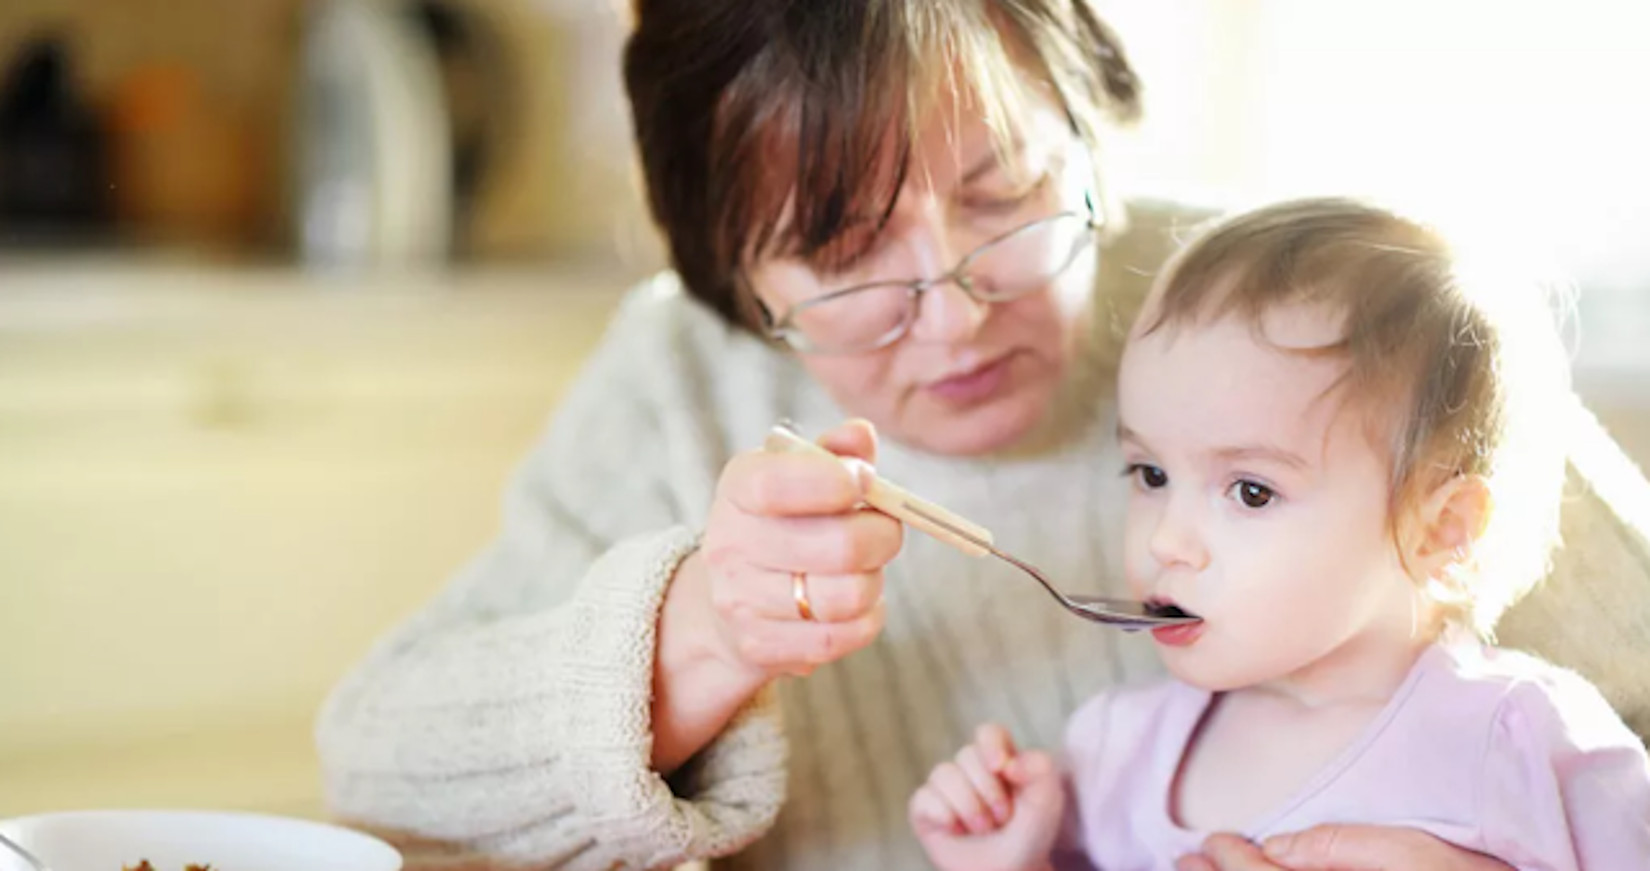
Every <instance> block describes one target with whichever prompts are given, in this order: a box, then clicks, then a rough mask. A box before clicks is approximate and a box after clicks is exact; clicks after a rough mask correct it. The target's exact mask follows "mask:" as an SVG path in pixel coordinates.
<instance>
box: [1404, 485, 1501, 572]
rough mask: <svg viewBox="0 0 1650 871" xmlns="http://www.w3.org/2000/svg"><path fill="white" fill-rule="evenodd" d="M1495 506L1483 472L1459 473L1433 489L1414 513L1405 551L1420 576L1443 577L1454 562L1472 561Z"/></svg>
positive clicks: (1410, 564)
mask: <svg viewBox="0 0 1650 871" xmlns="http://www.w3.org/2000/svg"><path fill="white" fill-rule="evenodd" d="M1493 507H1494V506H1493V505H1492V504H1491V498H1490V486H1489V481H1488V480H1486V479H1485V478H1484V476H1483V475H1456V476H1454V477H1451V478H1450V479H1448V480H1446V481H1445V482H1443V483H1442V484H1440V485H1438V487H1436V488H1435V489H1434V490H1433V491H1432V492H1431V493H1429V494H1428V495H1427V498H1426V500H1425V501H1424V502H1422V503H1421V506H1420V508H1419V510H1418V511H1417V513H1416V514H1415V515H1413V517H1412V520H1413V526H1412V527H1411V531H1412V533H1413V534H1412V535H1410V536H1409V548H1408V549H1409V552H1408V553H1407V554H1405V557H1406V558H1407V559H1406V562H1407V564H1408V565H1409V567H1410V569H1411V570H1412V571H1414V572H1415V574H1416V575H1417V576H1418V577H1417V579H1418V580H1427V579H1437V578H1441V577H1443V575H1444V572H1445V570H1446V569H1448V568H1449V567H1450V566H1452V565H1457V564H1463V563H1466V562H1468V561H1469V560H1470V559H1471V557H1472V551H1473V547H1474V546H1475V545H1476V544H1477V543H1478V539H1479V537H1480V536H1482V535H1483V534H1484V529H1485V527H1487V526H1488V525H1489V522H1490V511H1491V510H1492V509H1493Z"/></svg>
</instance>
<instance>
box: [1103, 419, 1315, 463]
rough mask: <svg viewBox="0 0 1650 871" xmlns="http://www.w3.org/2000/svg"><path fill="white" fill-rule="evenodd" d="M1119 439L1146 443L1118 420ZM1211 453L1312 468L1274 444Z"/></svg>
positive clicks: (1232, 458)
mask: <svg viewBox="0 0 1650 871" xmlns="http://www.w3.org/2000/svg"><path fill="white" fill-rule="evenodd" d="M1117 440H1118V441H1120V442H1134V443H1135V444H1137V445H1140V446H1141V447H1145V445H1146V442H1145V441H1144V440H1143V439H1141V438H1140V435H1139V433H1136V432H1135V431H1134V430H1132V429H1129V427H1128V424H1125V423H1123V422H1122V421H1118V422H1117ZM1211 453H1213V455H1214V456H1215V457H1216V458H1217V459H1220V460H1222V461H1225V462H1233V461H1236V460H1270V461H1272V462H1274V463H1278V464H1280V465H1284V466H1289V467H1290V468H1294V469H1300V470H1303V471H1304V470H1306V469H1308V468H1311V464H1310V463H1308V462H1307V461H1306V458H1304V457H1302V456H1301V455H1300V454H1297V453H1295V452H1294V451H1291V450H1286V449H1284V448H1280V447H1276V446H1274V445H1231V446H1229V447H1221V448H1215V449H1214V450H1213V451H1212V452H1211Z"/></svg>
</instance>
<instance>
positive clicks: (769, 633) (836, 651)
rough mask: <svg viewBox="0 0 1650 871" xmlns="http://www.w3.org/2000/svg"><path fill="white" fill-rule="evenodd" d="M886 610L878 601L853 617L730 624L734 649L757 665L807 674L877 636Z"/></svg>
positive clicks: (793, 618)
mask: <svg viewBox="0 0 1650 871" xmlns="http://www.w3.org/2000/svg"><path fill="white" fill-rule="evenodd" d="M885 619H886V614H885V612H884V609H883V605H882V604H881V603H880V602H879V603H878V604H877V605H876V606H874V607H873V608H871V610H869V611H867V612H865V613H864V614H862V615H860V616H859V617H856V618H854V619H853V620H846V621H838V622H834V623H819V622H813V621H808V620H798V619H796V618H795V617H792V618H790V619H786V620H754V621H748V622H741V623H737V624H734V625H733V628H734V630H735V633H736V635H735V637H734V639H733V644H734V649H735V651H736V652H737V653H738V655H739V657H740V658H741V659H743V660H745V661H746V662H748V663H750V664H751V665H753V666H756V667H757V668H761V669H764V670H766V671H770V672H779V673H784V674H793V675H800V674H807V673H808V672H810V671H812V670H813V669H814V668H815V667H817V666H820V665H824V664H825V663H827V662H834V661H836V660H838V659H841V658H842V657H844V656H847V655H848V654H850V653H853V652H854V651H856V650H860V649H861V648H863V647H865V646H866V645H867V644H870V643H871V642H872V641H874V640H876V637H877V633H879V632H881V631H882V626H883V622H884V621H885Z"/></svg>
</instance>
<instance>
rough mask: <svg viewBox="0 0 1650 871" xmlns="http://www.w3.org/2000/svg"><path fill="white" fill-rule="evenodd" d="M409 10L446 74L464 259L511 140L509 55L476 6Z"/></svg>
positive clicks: (446, 3)
mask: <svg viewBox="0 0 1650 871" xmlns="http://www.w3.org/2000/svg"><path fill="white" fill-rule="evenodd" d="M408 11H409V13H410V15H411V16H412V20H413V22H414V25H415V27H416V28H417V30H418V31H419V32H420V33H422V34H423V35H424V37H425V38H426V39H427V40H429V43H430V46H431V48H432V49H433V50H434V53H435V58H436V62H437V64H438V71H439V73H440V75H441V86H442V97H443V100H444V103H445V105H446V114H447V124H448V127H449V129H450V132H451V137H452V185H453V188H452V194H453V221H452V226H453V235H454V240H453V245H454V249H455V253H458V254H463V253H464V248H465V245H464V240H465V237H466V235H467V231H468V229H469V222H470V216H471V215H472V214H473V213H474V209H475V202H476V198H477V197H478V195H479V192H480V190H481V187H482V184H483V182H484V181H485V179H486V176H487V174H488V171H489V169H490V164H491V163H492V162H493V161H494V160H496V156H497V155H496V151H497V145H498V142H499V141H500V140H501V139H502V138H503V136H504V135H506V131H505V130H504V124H505V121H506V119H507V118H508V115H509V111H510V108H511V107H510V105H509V104H510V101H511V100H512V99H513V98H514V94H513V93H512V88H511V80H510V71H509V70H508V69H507V63H506V60H505V55H506V52H505V51H504V46H503V43H502V41H501V40H500V39H499V38H498V36H497V34H496V33H495V32H494V31H493V23H492V22H491V21H489V20H488V19H487V18H486V17H485V16H484V15H483V14H482V10H480V9H476V8H474V7H473V6H471V5H470V4H466V3H462V2H453V0H413V2H412V3H411V4H410V5H409V7H408Z"/></svg>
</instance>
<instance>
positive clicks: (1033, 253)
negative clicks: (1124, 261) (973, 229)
mask: <svg viewBox="0 0 1650 871" xmlns="http://www.w3.org/2000/svg"><path fill="white" fill-rule="evenodd" d="M1093 239H1094V233H1093V231H1092V229H1091V228H1090V227H1089V222H1088V221H1087V220H1085V219H1083V218H1081V217H1079V216H1077V215H1057V216H1055V217H1052V218H1049V219H1047V220H1044V221H1038V222H1037V223H1035V224H1030V225H1027V226H1025V227H1021V228H1020V229H1018V230H1015V231H1014V232H1012V233H1010V234H1008V235H1007V236H1003V237H1002V238H1000V239H998V240H996V241H995V242H991V243H989V244H987V245H985V246H983V247H981V248H980V249H979V250H977V251H975V252H974V255H973V256H972V257H970V258H969V261H968V265H967V267H966V268H965V269H964V271H965V272H966V273H967V275H968V277H969V279H970V280H972V281H973V282H974V289H975V293H976V294H977V295H979V296H980V297H981V298H983V299H987V300H1007V299H1013V298H1015V297H1019V296H1024V295H1026V294H1029V293H1035V292H1036V291H1039V290H1042V289H1043V288H1044V287H1047V286H1048V284H1049V282H1051V281H1053V280H1054V279H1055V278H1056V277H1057V276H1059V275H1060V273H1062V272H1065V271H1066V270H1067V269H1069V268H1070V267H1071V264H1072V263H1074V262H1076V260H1077V258H1078V257H1079V256H1081V255H1082V254H1083V252H1084V251H1086V250H1087V249H1088V247H1089V243H1090V242H1092V241H1093Z"/></svg>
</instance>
